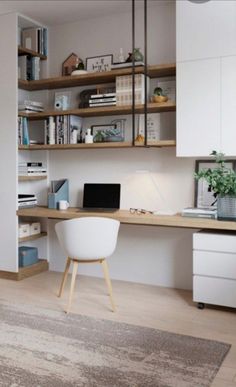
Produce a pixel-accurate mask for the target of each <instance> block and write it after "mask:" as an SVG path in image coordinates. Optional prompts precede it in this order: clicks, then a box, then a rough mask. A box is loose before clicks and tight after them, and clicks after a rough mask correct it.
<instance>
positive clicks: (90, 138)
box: [85, 128, 93, 144]
mask: <svg viewBox="0 0 236 387" xmlns="http://www.w3.org/2000/svg"><path fill="white" fill-rule="evenodd" d="M92 143H93V135H92V134H91V129H90V128H88V129H87V130H86V135H85V144H92Z"/></svg>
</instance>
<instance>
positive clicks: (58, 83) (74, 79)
mask: <svg viewBox="0 0 236 387" xmlns="http://www.w3.org/2000/svg"><path fill="white" fill-rule="evenodd" d="M135 73H137V74H142V73H144V66H138V67H135ZM175 73H176V65H175V64H174V63H171V64H163V65H152V66H148V75H149V76H150V77H151V78H158V77H166V76H173V75H175ZM130 74H132V68H126V69H117V70H111V71H106V72H100V73H88V74H82V75H67V76H61V77H54V78H47V79H40V80H38V81H21V80H20V81H19V88H20V89H25V90H42V89H59V88H65V87H78V86H86V85H99V84H103V83H113V82H115V79H116V76H120V75H130Z"/></svg>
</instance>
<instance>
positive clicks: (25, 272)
mask: <svg viewBox="0 0 236 387" xmlns="http://www.w3.org/2000/svg"><path fill="white" fill-rule="evenodd" d="M48 268H49V265H48V261H47V260H46V259H40V260H39V262H37V263H35V264H34V265H30V266H25V267H20V268H19V271H18V272H16V273H15V272H11V271H4V270H1V271H0V278H4V279H8V280H14V281H21V280H23V279H24V278H28V277H32V276H33V275H36V274H40V273H43V272H45V271H48Z"/></svg>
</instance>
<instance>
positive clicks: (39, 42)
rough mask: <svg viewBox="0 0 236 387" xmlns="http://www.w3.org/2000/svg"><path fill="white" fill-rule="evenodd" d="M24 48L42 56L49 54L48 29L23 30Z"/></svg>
mask: <svg viewBox="0 0 236 387" xmlns="http://www.w3.org/2000/svg"><path fill="white" fill-rule="evenodd" d="M21 38H22V39H21V40H22V46H23V47H24V48H27V49H28V50H33V51H36V52H38V53H39V54H42V55H47V54H48V30H47V28H24V29H23V30H22V36H21Z"/></svg>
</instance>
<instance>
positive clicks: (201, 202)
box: [194, 160, 236, 208]
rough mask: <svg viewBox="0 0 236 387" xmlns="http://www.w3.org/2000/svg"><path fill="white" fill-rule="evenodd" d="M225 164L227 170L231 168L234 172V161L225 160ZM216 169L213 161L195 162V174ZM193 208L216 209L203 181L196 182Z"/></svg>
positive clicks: (211, 193)
mask: <svg viewBox="0 0 236 387" xmlns="http://www.w3.org/2000/svg"><path fill="white" fill-rule="evenodd" d="M225 164H226V166H227V167H228V168H232V169H233V170H234V171H236V161H235V160H226V161H225ZM214 165H215V167H216V168H217V167H218V165H217V164H216V162H215V161H214V160H196V162H195V172H199V171H200V170H201V169H208V168H211V169H212V168H214ZM194 207H197V208H217V202H216V198H215V196H214V193H213V192H211V191H210V190H209V185H208V183H207V182H206V181H205V179H200V180H196V179H195V187H194Z"/></svg>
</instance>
